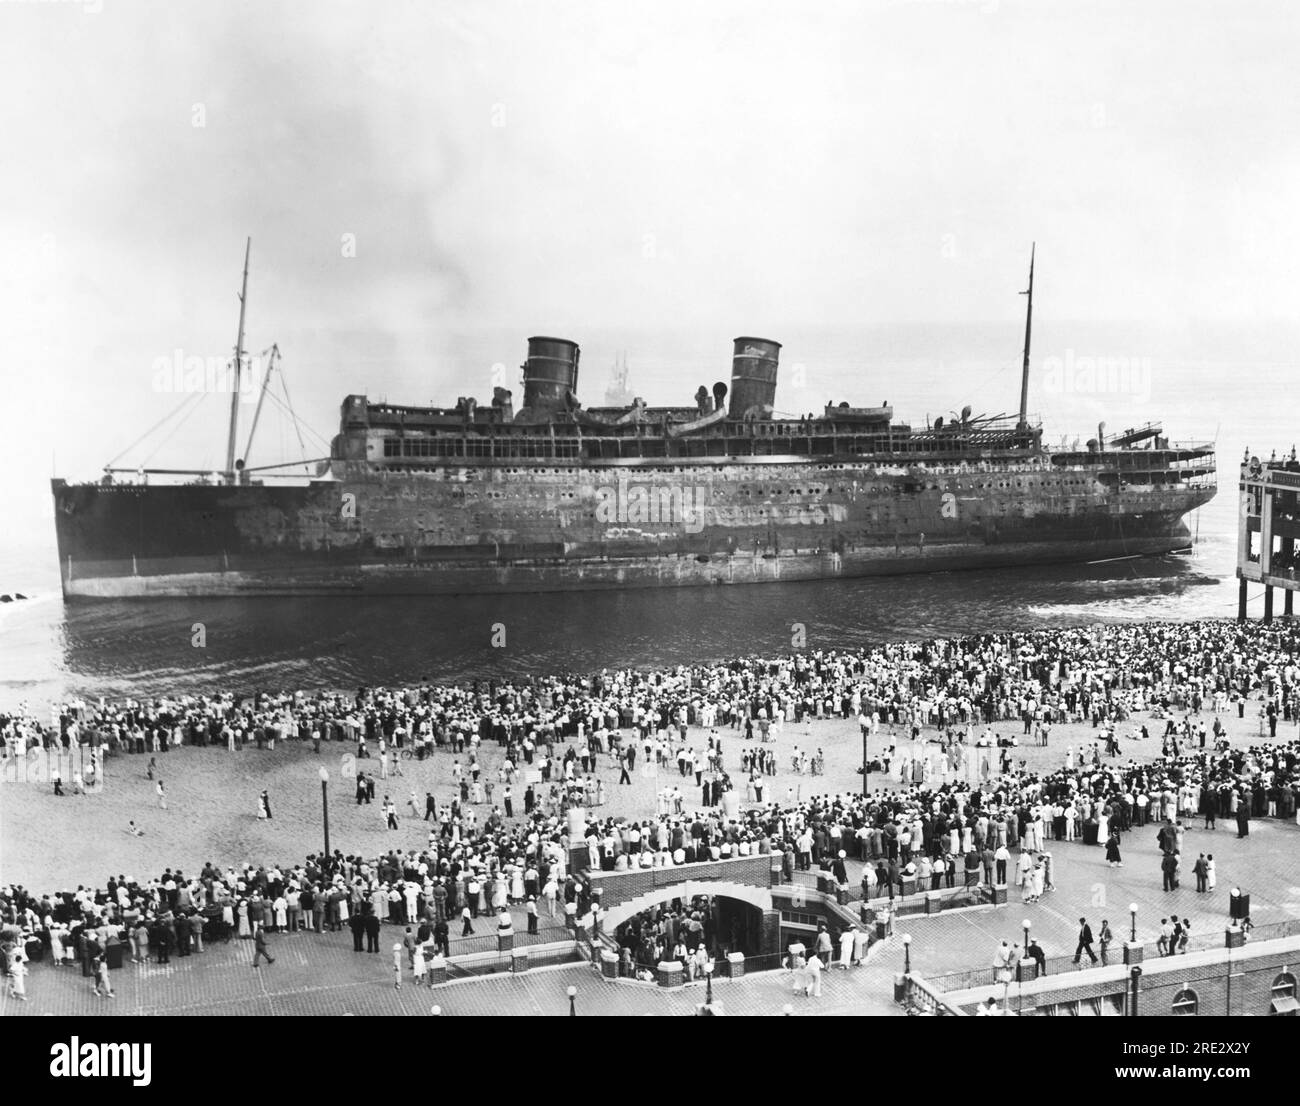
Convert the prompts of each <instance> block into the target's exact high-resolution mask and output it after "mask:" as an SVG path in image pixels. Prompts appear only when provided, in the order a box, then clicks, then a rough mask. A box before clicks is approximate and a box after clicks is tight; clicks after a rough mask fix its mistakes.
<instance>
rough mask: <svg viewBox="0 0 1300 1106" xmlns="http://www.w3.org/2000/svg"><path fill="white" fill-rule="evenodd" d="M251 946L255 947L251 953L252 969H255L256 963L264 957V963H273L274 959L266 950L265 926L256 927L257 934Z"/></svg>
mask: <svg viewBox="0 0 1300 1106" xmlns="http://www.w3.org/2000/svg"><path fill="white" fill-rule="evenodd" d="M253 944H254V946H255V947H254V951H253V967H255V968H256V967H257V964H258V961H259V960H260V959H261V958H262V957H264V956H265V957H266V962H267V963H268V964H274V963H275V957H274V956H272V955H271V954H270V952H268V951H267V948H266V926H258V927H257V934H256V937H255V938H254V941H253Z"/></svg>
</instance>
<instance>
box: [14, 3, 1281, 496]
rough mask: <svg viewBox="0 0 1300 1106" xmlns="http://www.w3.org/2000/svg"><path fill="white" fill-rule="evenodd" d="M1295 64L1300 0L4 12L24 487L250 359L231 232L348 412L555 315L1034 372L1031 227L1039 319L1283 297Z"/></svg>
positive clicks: (1276, 307) (261, 303)
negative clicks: (984, 351) (991, 344)
mask: <svg viewBox="0 0 1300 1106" xmlns="http://www.w3.org/2000/svg"><path fill="white" fill-rule="evenodd" d="M1297 57H1300V33H1298V31H1297V16H1296V8H1295V5H1294V3H1293V2H1288V0H1277V2H1259V3H1254V2H1241V3H1231V4H1225V3H1221V2H1220V3H1195V2H1188V0H1149V2H1142V3H1135V2H1133V0H1117V2H1101V3H1098V2H1078V3H1066V2H1062V3H1053V2H1047V0H1041V2H1034V3H1018V2H1011V0H983V2H979V0H971V2H962V0H928V2H927V0H911V2H875V3H872V2H867V3H853V4H842V5H841V4H828V3H799V4H794V3H790V2H789V0H786V2H784V3H755V2H753V0H744V2H718V0H714V2H701V0H693V2H677V0H667V2H665V0H655V2H653V3H619V2H611V0H600V2H584V3H579V2H558V3H557V2H552V3H541V2H531V3H523V2H520V3H491V2H481V0H480V2H476V3H425V4H420V3H397V2H390V0H368V2H366V3H358V4H351V5H348V4H341V3H335V2H328V0H326V2H321V0H316V2H313V3H310V4H308V3H300V4H288V3H276V2H266V0H254V2H248V3H238V2H222V3H216V4H202V5H199V4H190V3H178V2H174V0H169V2H157V3H144V2H134V0H92V2H91V3H89V4H77V3H69V2H58V0H50V2H36V3H22V2H4V3H0V125H2V129H0V133H3V134H4V136H5V143H4V155H3V158H4V171H3V173H0V231H2V232H3V241H4V251H3V255H2V256H3V260H2V261H0V297H3V304H4V306H3V309H2V310H0V354H2V355H3V362H4V366H5V367H4V372H5V374H6V377H7V378H8V379H7V383H8V384H9V387H7V388H6V394H7V397H8V398H9V401H10V405H11V406H10V412H11V418H12V412H13V411H14V410H21V411H23V412H24V417H23V418H22V419H21V420H20V423H21V425H19V426H18V427H17V432H16V433H15V432H14V427H13V426H12V425H11V426H10V427H9V428H8V430H7V433H6V435H5V436H4V437H5V444H4V446H3V447H2V449H3V452H2V453H0V458H3V463H4V473H5V475H4V477H3V481H4V483H5V484H6V485H8V484H10V483H11V482H15V483H16V484H18V485H19V486H18V487H16V488H14V489H13V490H14V491H15V492H17V494H18V495H20V496H25V495H36V496H44V495H45V494H46V493H45V490H44V488H43V486H42V481H43V480H44V479H45V477H46V475H47V473H48V469H49V460H48V459H49V456H50V452H51V449H52V448H57V450H58V459H59V468H60V470H62V471H65V472H72V473H75V474H78V475H83V474H86V473H87V471H89V472H91V473H93V471H94V469H95V468H96V467H97V466H98V465H99V464H101V463H102V462H103V461H104V460H107V459H108V457H109V456H111V455H112V454H113V453H114V452H116V451H117V450H118V449H120V448H122V447H123V446H125V445H126V444H127V443H128V442H129V441H130V440H131V439H132V438H134V437H135V436H136V435H137V434H138V433H140V432H143V430H144V429H145V428H146V427H147V426H148V425H149V424H151V423H152V422H153V421H154V420H155V419H156V418H158V417H160V416H161V415H162V414H163V413H165V412H166V411H167V410H168V409H169V408H170V406H171V405H172V402H173V398H172V397H167V396H160V395H159V394H157V393H156V392H155V391H154V390H153V389H152V387H151V375H150V368H151V365H152V364H153V362H154V361H155V360H156V359H157V358H159V357H160V356H169V355H171V353H172V351H173V350H175V349H178V348H180V349H182V350H183V351H184V352H185V354H187V355H191V354H193V355H200V356H205V357H209V356H210V357H217V358H220V357H225V356H228V355H229V351H230V347H231V345H232V344H233V340H234V331H235V323H236V317H237V303H236V300H235V295H234V293H235V291H236V289H237V286H238V275H239V273H238V270H239V264H240V261H241V258H242V249H243V242H244V238H245V236H251V237H252V239H253V276H252V278H251V283H252V291H251V293H250V303H249V334H250V346H251V347H252V348H253V349H254V350H255V351H256V350H258V349H261V348H263V347H264V346H267V345H269V344H270V342H271V341H272V340H279V341H280V343H281V346H282V347H283V348H285V349H286V357H287V358H288V363H289V364H290V365H291V366H292V373H291V375H290V380H291V381H292V383H293V387H294V388H295V391H296V393H297V394H296V396H295V398H299V397H303V398H304V399H305V402H306V403H307V405H308V406H309V407H310V408H311V410H312V412H313V413H314V414H316V415H317V416H318V417H317V418H316V419H315V420H314V421H315V422H316V424H317V425H318V426H320V428H321V429H322V430H324V431H326V432H327V433H329V432H332V430H333V426H332V425H331V420H332V419H333V418H334V417H335V416H334V412H335V411H336V409H337V406H336V405H337V403H338V402H339V400H340V399H341V398H342V395H343V394H344V393H345V392H347V391H361V390H368V391H370V392H371V394H378V393H380V392H385V391H387V392H392V393H394V396H393V398H401V399H405V400H407V401H411V402H416V401H421V400H427V399H429V398H432V397H433V396H434V395H435V394H436V395H437V397H438V398H439V399H440V400H443V401H449V400H452V399H454V396H455V395H456V394H458V390H459V393H463V392H465V391H466V390H471V391H475V392H477V393H478V394H480V395H481V396H482V395H486V394H488V393H489V392H490V387H489V386H488V383H487V379H486V378H487V372H488V368H489V366H490V365H491V363H492V362H494V361H498V360H500V361H504V362H506V363H508V364H509V365H510V366H511V369H512V370H513V367H514V366H515V365H517V364H518V363H519V360H520V359H521V358H522V356H523V340H524V338H526V337H527V335H529V334H532V333H559V334H564V335H567V336H571V337H574V338H576V339H578V340H579V341H584V339H585V337H586V336H587V335H589V334H593V333H602V334H605V335H612V336H613V338H611V340H612V341H614V342H615V343H616V344H619V343H618V341H617V339H618V335H619V334H620V333H622V332H626V333H627V334H629V335H632V334H635V335H637V339H636V340H637V343H638V351H637V352H638V354H639V355H642V356H644V357H646V358H650V359H653V358H654V357H655V356H657V355H658V354H660V353H662V351H661V350H656V349H655V348H653V345H654V343H653V342H652V341H651V340H648V339H646V338H645V335H647V334H650V335H653V334H655V333H656V332H661V333H662V334H663V335H664V336H665V337H664V342H663V345H664V349H670V348H671V349H672V350H674V351H676V350H680V349H681V348H682V344H683V340H684V339H683V336H688V337H690V338H691V340H696V339H697V336H699V335H701V334H703V335H704V336H705V341H706V345H705V346H704V347H703V348H702V352H703V353H716V355H717V359H718V364H719V366H720V369H721V371H723V372H725V361H726V355H727V349H728V345H727V343H728V342H729V339H730V338H731V337H732V336H733V335H734V334H738V333H758V334H767V333H770V334H771V335H772V336H773V337H778V338H780V337H783V336H785V334H786V333H787V332H788V331H790V330H792V329H793V330H795V331H797V332H800V333H809V332H817V331H818V330H819V329H820V330H824V331H825V332H826V333H830V332H849V331H851V330H852V329H853V328H856V327H863V326H877V325H883V324H891V323H899V322H930V321H937V322H942V323H945V324H954V323H962V322H976V321H979V322H989V323H998V324H1006V325H1007V326H1008V327H1009V330H1008V333H1009V334H1010V335H1012V336H1013V337H1012V338H1011V339H1010V342H1009V348H1008V350H1007V354H1008V358H1009V360H1010V361H1014V359H1015V356H1016V353H1017V350H1018V345H1017V342H1018V338H1017V337H1014V336H1015V334H1016V328H1017V326H1018V325H1019V324H1018V323H1017V319H1018V318H1019V315H1020V311H1021V307H1022V301H1018V300H1017V299H1016V297H1015V295H1014V293H1015V292H1016V291H1017V290H1018V289H1019V287H1021V286H1023V280H1024V271H1025V267H1026V264H1027V259H1028V250H1029V243H1030V242H1031V241H1032V240H1034V239H1037V241H1038V247H1039V252H1040V258H1042V259H1043V268H1042V270H1041V272H1040V278H1041V279H1040V285H1039V288H1040V295H1039V303H1038V311H1039V313H1040V318H1041V319H1042V325H1043V326H1044V327H1046V328H1048V332H1049V333H1050V328H1051V326H1052V325H1053V321H1054V320H1055V321H1058V322H1059V321H1060V320H1063V319H1075V320H1085V321H1092V322H1109V321H1114V320H1141V321H1142V322H1143V324H1144V325H1154V326H1159V327H1165V328H1170V329H1174V330H1176V329H1178V328H1184V327H1187V326H1189V325H1193V324H1195V325H1204V324H1207V323H1210V324H1212V323H1215V322H1224V323H1230V324H1241V325H1245V326H1247V327H1253V326H1255V325H1256V324H1258V325H1268V324H1270V323H1272V322H1273V321H1275V320H1279V319H1280V320H1292V319H1293V318H1294V316H1295V310H1296V304H1297V303H1300V261H1298V259H1300V205H1297V203H1296V197H1297V196H1300V146H1298V145H1297V142H1296V139H1295V131H1296V120H1297V118H1298V117H1300V102H1298V101H1300V94H1298V92H1297V88H1298V86H1297V82H1296V80H1295V66H1296V58H1297ZM349 236H351V237H349ZM350 242H354V243H355V249H354V250H353V249H351V248H349V246H348V243H350ZM352 253H354V254H355V255H354V256H349V254H352ZM502 333H504V334H505V335H506V337H507V338H508V339H509V344H508V345H505V346H504V347H503V345H502V339H501V338H500V337H499V335H501V334H502ZM476 334H491V335H493V337H492V338H491V339H490V340H489V339H483V340H478V339H476V338H475V337H474V336H475V335H476ZM709 335H716V341H714V342H713V343H712V344H711V345H709V344H707V340H708V336H709ZM621 344H624V345H626V344H628V343H627V342H623V343H621ZM430 366H432V375H431V374H430ZM413 380H419V381H420V394H413V395H412V394H403V395H400V396H399V395H397V394H396V393H399V392H401V391H402V388H401V387H399V385H401V384H402V383H403V382H410V381H413ZM15 383H16V387H14V384H15ZM696 383H697V382H696V381H695V380H694V379H693V378H692V379H691V380H689V381H688V382H686V385H684V388H683V395H682V396H681V397H680V398H681V399H683V400H685V399H686V396H687V394H688V393H689V392H690V391H693V389H694V385H695V384H696ZM426 385H427V386H426ZM894 390H895V391H898V390H899V389H898V386H896V387H895V389H894ZM584 398H586V399H587V401H588V402H593V401H595V402H598V401H599V399H600V396H599V393H598V392H597V394H595V395H590V394H589V395H587V396H585V397H584ZM650 398H651V399H652V401H653V400H658V401H666V400H668V399H670V398H672V397H669V396H652V397H650ZM855 398H859V399H868V398H870V399H872V400H875V399H878V398H879V397H878V396H874V395H873V396H871V397H855ZM891 398H893V397H891ZM1012 401H1014V400H1012ZM15 405H16V406H15ZM322 413H323V414H324V417H323V418H322V417H319V416H321V414H322ZM222 418H223V415H222V412H221V410H220V405H219V403H218V402H209V403H208V406H207V409H206V410H205V411H204V413H203V415H202V419H203V420H204V421H203V424H202V428H201V429H200V428H199V426H198V425H197V424H196V426H195V427H194V428H193V433H194V435H195V436H196V437H197V436H202V440H203V443H204V453H205V457H204V463H213V461H214V460H219V458H214V457H212V456H211V455H210V454H211V449H210V447H211V445H212V443H214V442H216V443H220V441H221V438H222V431H221V421H222ZM182 441H183V439H182ZM169 459H170V460H180V459H181V458H180V457H178V456H172V457H169ZM16 472H20V473H21V474H20V475H17V476H16V475H15V473H16Z"/></svg>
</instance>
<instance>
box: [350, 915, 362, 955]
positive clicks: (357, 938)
mask: <svg viewBox="0 0 1300 1106" xmlns="http://www.w3.org/2000/svg"><path fill="white" fill-rule="evenodd" d="M348 928H349V929H350V930H352V951H353V952H364V951H365V950H364V949H362V947H361V938H362V937H363V936H364V935H365V932H366V920H365V918H363V917H362V916H361V915H360V914H353V915H352V917H350V918H349V919H348Z"/></svg>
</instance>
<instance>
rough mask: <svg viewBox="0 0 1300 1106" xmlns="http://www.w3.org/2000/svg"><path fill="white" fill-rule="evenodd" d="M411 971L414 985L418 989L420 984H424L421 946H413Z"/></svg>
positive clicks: (422, 950) (423, 961) (423, 963)
mask: <svg viewBox="0 0 1300 1106" xmlns="http://www.w3.org/2000/svg"><path fill="white" fill-rule="evenodd" d="M411 970H412V973H413V974H414V976H415V985H416V986H417V987H418V986H419V985H420V984H421V983H423V982H424V974H425V960H424V946H423V945H416V946H415V952H414V955H413V960H412V964H411Z"/></svg>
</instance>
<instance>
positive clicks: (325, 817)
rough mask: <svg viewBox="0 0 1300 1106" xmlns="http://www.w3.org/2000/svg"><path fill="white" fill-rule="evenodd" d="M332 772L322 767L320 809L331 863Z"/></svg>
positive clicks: (326, 857) (327, 861)
mask: <svg viewBox="0 0 1300 1106" xmlns="http://www.w3.org/2000/svg"><path fill="white" fill-rule="evenodd" d="M329 782H330V774H329V773H328V772H327V771H325V768H324V766H322V767H321V769H320V809H321V822H322V823H323V825H324V827H325V862H326V863H327V864H328V863H329V858H330V793H329Z"/></svg>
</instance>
